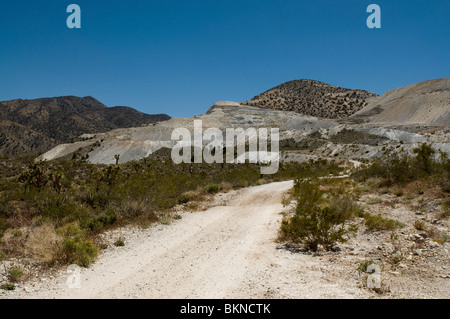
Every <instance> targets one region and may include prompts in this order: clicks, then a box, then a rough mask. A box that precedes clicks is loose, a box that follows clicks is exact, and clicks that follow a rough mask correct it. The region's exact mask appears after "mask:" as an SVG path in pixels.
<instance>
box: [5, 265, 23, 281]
mask: <svg viewBox="0 0 450 319" xmlns="http://www.w3.org/2000/svg"><path fill="white" fill-rule="evenodd" d="M23 275H24V271H23V269H22V268H21V267H17V266H14V267H11V269H10V270H9V273H8V279H9V280H10V281H11V282H19V281H20V279H21V278H22V277H23Z"/></svg>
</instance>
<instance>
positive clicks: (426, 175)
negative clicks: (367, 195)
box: [352, 143, 450, 196]
mask: <svg viewBox="0 0 450 319" xmlns="http://www.w3.org/2000/svg"><path fill="white" fill-rule="evenodd" d="M352 177H353V178H354V179H355V180H357V181H360V182H361V181H368V180H370V179H373V178H379V179H381V181H380V182H379V183H378V184H377V185H378V186H379V187H380V188H382V187H393V186H394V187H393V190H392V192H393V193H394V194H395V195H397V196H402V195H403V191H402V189H401V187H404V186H405V185H406V184H408V183H411V182H413V181H417V180H422V181H427V182H429V183H433V184H435V185H439V186H440V187H441V188H442V190H443V191H445V192H450V160H449V159H448V157H447V154H446V153H444V152H439V154H436V151H435V150H434V149H433V148H432V146H431V145H430V144H426V143H422V144H421V145H420V146H418V147H416V148H414V149H413V155H408V154H407V153H390V152H386V154H385V155H384V156H383V157H382V158H379V159H376V160H374V161H373V162H372V163H371V164H369V165H368V166H366V167H362V168H360V169H359V170H358V171H356V172H354V173H353V174H352Z"/></svg>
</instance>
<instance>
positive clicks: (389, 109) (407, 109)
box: [349, 78, 450, 125]
mask: <svg viewBox="0 0 450 319" xmlns="http://www.w3.org/2000/svg"><path fill="white" fill-rule="evenodd" d="M349 121H350V122H354V123H381V124H383V123H384V124H399V125H402V124H403V125H405V124H426V125H445V124H450V78H444V79H436V80H430V81H424V82H419V83H414V84H411V85H408V86H405V87H401V88H398V89H395V90H390V91H388V92H387V93H385V94H383V95H382V96H380V97H378V98H376V99H374V100H373V101H372V102H371V103H370V104H369V105H367V106H366V107H365V108H363V109H362V110H360V111H359V112H357V113H356V114H354V115H353V116H351V117H350V119H349Z"/></svg>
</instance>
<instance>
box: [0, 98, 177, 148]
mask: <svg viewBox="0 0 450 319" xmlns="http://www.w3.org/2000/svg"><path fill="white" fill-rule="evenodd" d="M168 119H170V116H168V115H165V114H158V115H148V114H144V113H141V112H139V111H137V110H134V109H132V108H129V107H124V106H118V107H111V108H108V107H106V106H105V105H104V104H102V103H100V102H99V101H97V100H96V99H95V98H93V97H90V96H88V97H83V98H81V97H75V96H64V97H54V98H43V99H36V100H12V101H5V102H0V155H21V154H27V153H38V152H43V151H46V150H48V149H50V148H52V147H54V146H56V145H58V144H61V143H69V142H71V141H72V140H73V139H76V138H78V137H79V136H80V135H82V134H90V133H100V132H107V131H111V130H113V129H117V128H126V127H136V126H141V125H145V124H151V123H155V122H159V121H165V120H168Z"/></svg>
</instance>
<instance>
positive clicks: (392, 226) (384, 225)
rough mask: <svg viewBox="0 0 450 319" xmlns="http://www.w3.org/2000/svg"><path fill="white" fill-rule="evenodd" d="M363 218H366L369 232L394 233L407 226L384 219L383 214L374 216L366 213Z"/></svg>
mask: <svg viewBox="0 0 450 319" xmlns="http://www.w3.org/2000/svg"><path fill="white" fill-rule="evenodd" d="M362 217H363V218H364V221H365V225H366V228H367V230H369V231H382V230H390V231H394V230H396V229H398V228H402V227H404V226H405V225H404V224H402V223H401V222H399V221H397V220H394V219H389V218H384V217H383V216H381V214H378V215H373V214H370V213H364V214H363V215H362Z"/></svg>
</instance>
